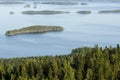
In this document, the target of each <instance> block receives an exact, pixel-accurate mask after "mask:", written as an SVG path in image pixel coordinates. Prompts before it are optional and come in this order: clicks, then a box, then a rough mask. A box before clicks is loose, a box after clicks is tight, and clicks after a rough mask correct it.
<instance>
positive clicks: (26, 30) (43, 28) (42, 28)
mask: <svg viewBox="0 0 120 80" xmlns="http://www.w3.org/2000/svg"><path fill="white" fill-rule="evenodd" d="M58 31H63V27H60V26H41V25H36V26H30V27H24V28H21V29H15V30H9V31H6V33H5V35H6V36H13V35H17V34H29V33H45V32H58Z"/></svg>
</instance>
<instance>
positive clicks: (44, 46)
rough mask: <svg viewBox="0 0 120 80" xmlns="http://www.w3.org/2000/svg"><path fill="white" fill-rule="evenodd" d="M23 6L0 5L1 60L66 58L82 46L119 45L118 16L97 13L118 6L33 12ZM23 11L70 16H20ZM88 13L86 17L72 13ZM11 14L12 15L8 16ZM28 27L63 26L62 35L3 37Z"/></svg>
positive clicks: (60, 7)
mask: <svg viewBox="0 0 120 80" xmlns="http://www.w3.org/2000/svg"><path fill="white" fill-rule="evenodd" d="M27 4H30V5H31V7H30V8H24V6H25V4H14V5H4V4H0V57H1V58H3V57H5V58H8V57H27V56H44V55H62V54H69V53H70V52H71V50H72V49H74V48H77V47H83V46H94V45H95V44H99V45H100V46H103V47H104V46H106V45H107V46H109V45H112V46H115V45H116V44H119V43H120V14H99V13H97V12H98V11H99V10H113V9H120V3H88V5H84V6H81V5H72V6H65V5H45V4H37V8H36V9H34V8H33V6H34V5H33V4H32V2H29V3H28V2H27ZM26 10H60V11H70V12H71V13H69V14H58V15H32V16H31V15H22V14H21V12H22V11H26ZM80 10H91V11H92V13H91V14H88V15H81V14H77V13H75V12H77V11H80ZM10 11H13V12H14V14H13V15H11V14H9V12H10ZM31 25H51V26H52V25H57V26H63V27H64V31H63V32H55V33H53V32H51V33H45V34H27V35H17V36H12V37H7V36H5V35H4V34H5V32H6V31H7V30H11V29H17V28H22V27H27V26H31Z"/></svg>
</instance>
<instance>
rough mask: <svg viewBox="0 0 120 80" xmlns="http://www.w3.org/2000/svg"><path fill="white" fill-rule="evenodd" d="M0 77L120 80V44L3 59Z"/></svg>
mask: <svg viewBox="0 0 120 80" xmlns="http://www.w3.org/2000/svg"><path fill="white" fill-rule="evenodd" d="M0 80H120V47H119V45H117V47H115V48H112V47H110V48H108V47H105V48H104V49H102V48H99V47H98V46H95V47H94V48H90V47H83V48H77V49H74V50H73V51H72V53H71V54H69V55H63V56H55V57H53V56H44V57H27V58H13V59H0Z"/></svg>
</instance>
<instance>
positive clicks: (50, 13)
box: [22, 10, 69, 15]
mask: <svg viewBox="0 0 120 80" xmlns="http://www.w3.org/2000/svg"><path fill="white" fill-rule="evenodd" d="M64 13H69V12H68V11H51V10H43V11H23V12H22V14H26V15H53V14H64Z"/></svg>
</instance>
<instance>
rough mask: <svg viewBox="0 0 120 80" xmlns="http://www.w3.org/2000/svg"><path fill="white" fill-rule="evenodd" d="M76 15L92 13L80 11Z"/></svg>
mask: <svg viewBox="0 0 120 80" xmlns="http://www.w3.org/2000/svg"><path fill="white" fill-rule="evenodd" d="M76 13H79V14H90V13H91V11H78V12H76Z"/></svg>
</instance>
